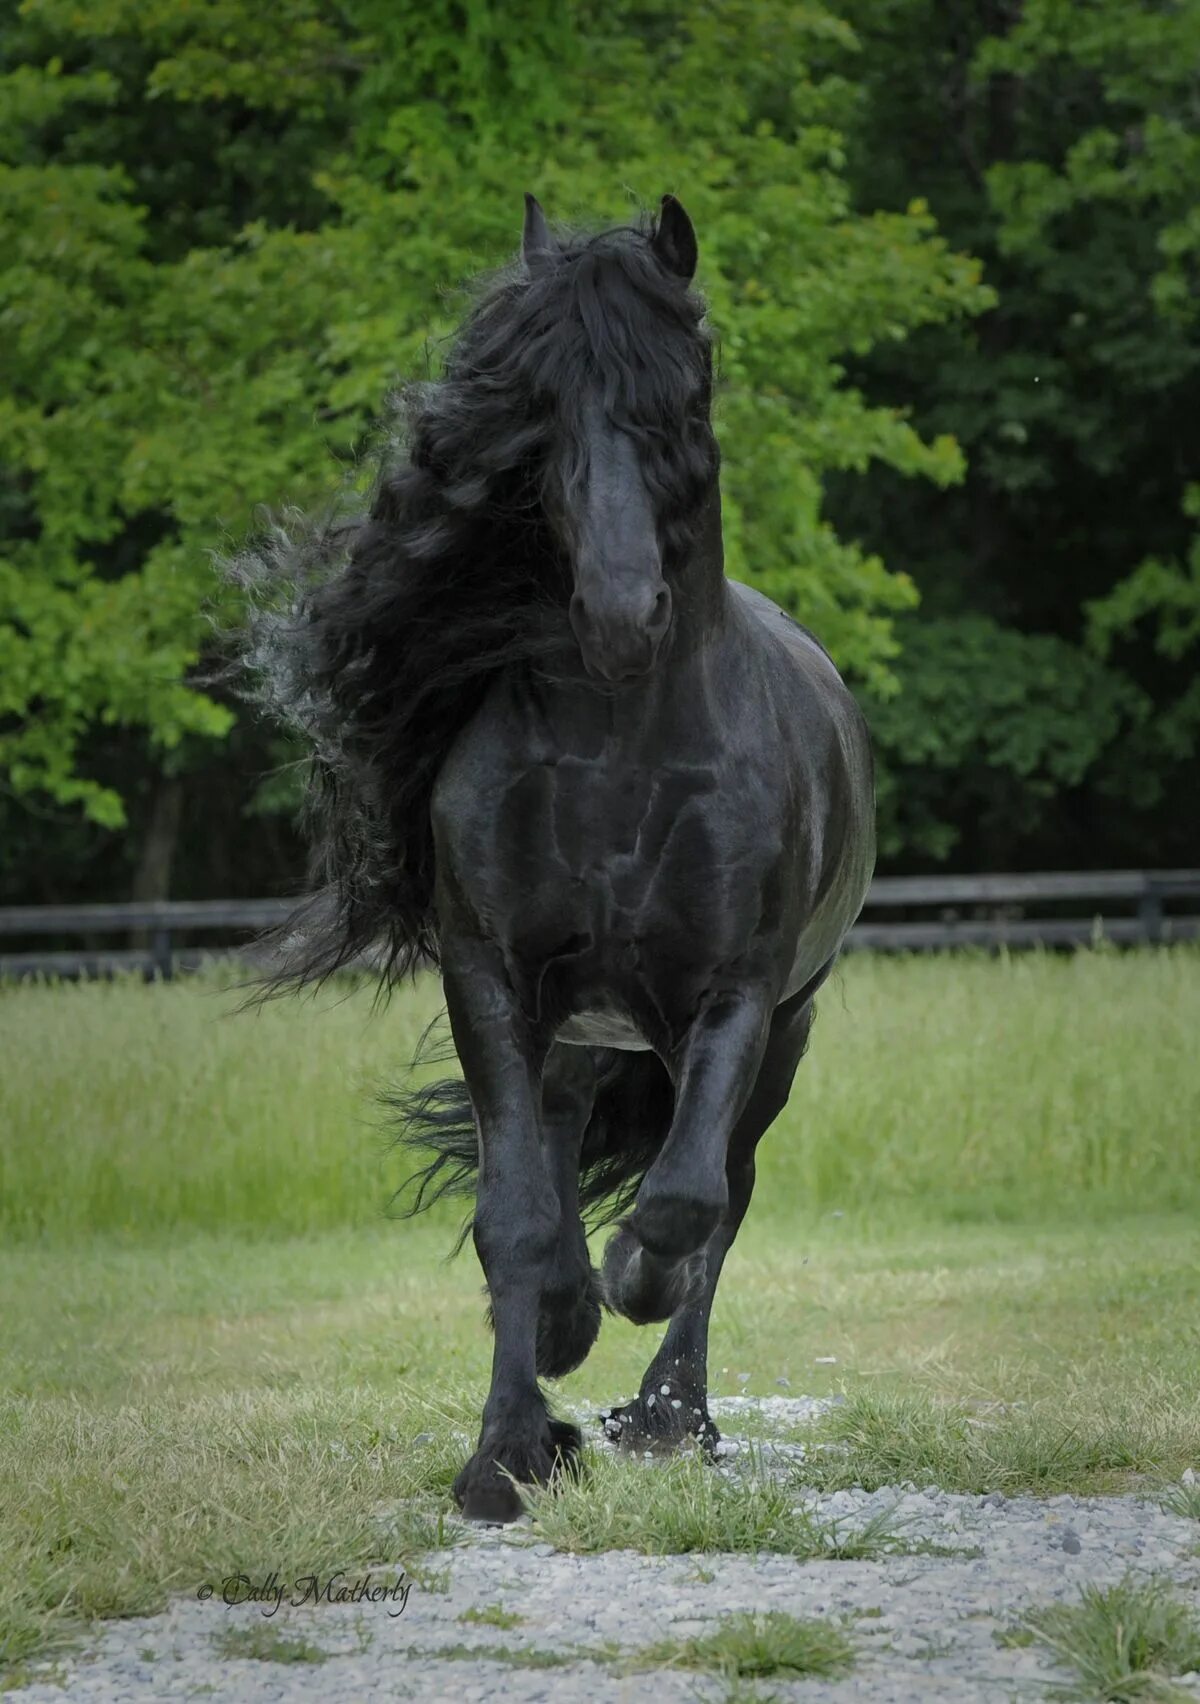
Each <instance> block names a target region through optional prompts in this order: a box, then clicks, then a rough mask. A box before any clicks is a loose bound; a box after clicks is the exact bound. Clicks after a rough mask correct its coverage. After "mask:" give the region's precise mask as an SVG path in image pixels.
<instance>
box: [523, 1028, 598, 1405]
mask: <svg viewBox="0 0 1200 1704" xmlns="http://www.w3.org/2000/svg"><path fill="white" fill-rule="evenodd" d="M595 1097H596V1064H595V1057H594V1055H593V1053H592V1050H591V1049H590V1048H587V1047H570V1046H567V1045H566V1044H565V1043H562V1042H558V1043H556V1044H555V1045H554V1046H553V1047H552V1048H551V1049H550V1052H549V1054H548V1055H547V1058H546V1065H545V1069H544V1071H543V1073H542V1152H543V1153H544V1155H545V1159H546V1170H547V1171H548V1172H549V1174H550V1177H551V1180H552V1181H553V1184H554V1191H555V1194H556V1195H557V1197H558V1214H559V1219H558V1244H557V1247H556V1249H555V1252H554V1257H553V1260H552V1262H551V1266H550V1270H549V1273H548V1274H547V1277H546V1280H545V1283H544V1285H543V1288H542V1296H541V1305H540V1307H539V1311H538V1326H537V1370H538V1372H539V1373H541V1374H542V1375H543V1377H545V1378H561V1377H562V1376H563V1374H564V1373H569V1372H571V1371H572V1369H573V1368H575V1367H577V1366H578V1365H579V1364H580V1362H581V1361H582V1360H583V1359H584V1358H585V1357H586V1355H587V1352H588V1350H589V1349H590V1348H591V1347H592V1344H593V1343H594V1342H595V1341H596V1337H597V1334H598V1333H599V1330H600V1286H599V1279H598V1277H597V1274H596V1271H595V1268H594V1267H593V1266H592V1262H591V1257H590V1255H589V1254H588V1246H587V1237H586V1236H585V1234H584V1229H583V1223H582V1221H581V1220H580V1217H579V1154H580V1149H581V1148H582V1146H583V1134H584V1131H585V1130H586V1128H587V1122H588V1119H589V1118H590V1116H591V1112H592V1105H593V1102H594V1100H595Z"/></svg>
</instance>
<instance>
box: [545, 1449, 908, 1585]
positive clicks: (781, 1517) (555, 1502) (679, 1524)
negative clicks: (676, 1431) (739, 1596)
mask: <svg viewBox="0 0 1200 1704" xmlns="http://www.w3.org/2000/svg"><path fill="white" fill-rule="evenodd" d="M808 1482H809V1478H808V1475H807V1474H806V1473H803V1472H801V1471H797V1472H796V1473H794V1474H790V1473H789V1474H784V1475H781V1476H779V1477H774V1476H772V1475H771V1474H769V1473H767V1472H766V1471H764V1470H762V1469H760V1468H759V1467H758V1466H757V1465H756V1466H755V1467H753V1468H752V1469H751V1470H750V1471H749V1472H746V1473H744V1474H739V1475H738V1476H737V1478H726V1477H725V1476H723V1475H721V1474H716V1473H713V1472H712V1470H711V1468H710V1467H709V1466H708V1464H707V1463H706V1462H705V1461H704V1460H703V1459H702V1458H701V1457H700V1456H699V1455H697V1454H696V1453H695V1452H688V1453H686V1454H680V1455H678V1456H675V1457H672V1458H671V1459H670V1460H668V1461H666V1462H664V1463H662V1464H661V1465H655V1466H652V1467H650V1468H647V1467H645V1466H644V1465H643V1464H642V1463H641V1461H639V1460H636V1459H635V1460H633V1461H630V1460H628V1459H622V1458H620V1457H618V1456H614V1455H607V1454H606V1455H595V1456H592V1457H591V1458H590V1459H589V1460H588V1461H587V1463H586V1466H585V1472H584V1474H583V1475H582V1476H581V1477H580V1478H579V1479H578V1480H575V1481H568V1482H567V1483H566V1484H564V1485H562V1486H561V1487H560V1488H559V1489H558V1490H556V1491H537V1492H534V1493H533V1494H532V1495H531V1496H530V1497H529V1499H528V1501H529V1507H530V1510H531V1513H532V1516H533V1524H534V1527H535V1529H536V1531H537V1533H538V1536H539V1537H540V1538H543V1539H546V1540H548V1541H549V1542H550V1543H551V1544H553V1545H554V1546H555V1548H556V1549H558V1550H563V1551H570V1552H576V1553H588V1552H594V1551H600V1550H640V1551H643V1552H644V1553H646V1554H647V1555H662V1556H670V1555H685V1554H688V1553H690V1552H693V1551H699V1552H708V1551H750V1552H758V1551H772V1552H775V1553H777V1554H781V1555H786V1556H795V1557H796V1558H797V1559H798V1560H800V1561H806V1562H807V1561H813V1560H815V1559H818V1558H820V1559H822V1560H828V1561H864V1560H873V1559H875V1558H877V1557H880V1556H894V1555H910V1554H914V1553H916V1552H918V1551H919V1552H920V1553H922V1554H926V1553H928V1552H929V1550H930V1549H931V1547H930V1546H928V1545H926V1544H924V1543H916V1544H910V1543H909V1542H908V1541H906V1539H905V1536H904V1532H903V1528H902V1526H898V1525H897V1524H896V1522H895V1521H893V1520H892V1519H891V1518H890V1517H889V1516H888V1515H886V1514H883V1515H876V1516H874V1517H872V1518H871V1519H870V1520H869V1521H866V1522H864V1523H861V1524H859V1525H852V1524H851V1523H849V1522H845V1521H823V1520H820V1519H819V1518H818V1517H817V1516H815V1515H814V1514H812V1513H811V1512H810V1511H809V1510H807V1509H805V1508H803V1507H802V1506H800V1505H799V1504H798V1503H797V1498H798V1497H799V1496H800V1495H801V1494H802V1492H803V1489H804V1487H805V1485H806V1484H807V1483H808Z"/></svg>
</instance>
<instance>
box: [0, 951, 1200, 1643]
mask: <svg viewBox="0 0 1200 1704" xmlns="http://www.w3.org/2000/svg"><path fill="white" fill-rule="evenodd" d="M369 1004H370V1003H369V999H368V998H367V997H366V995H365V994H364V993H362V992H359V993H357V994H354V995H353V996H351V997H350V998H345V999H342V1000H341V1001H333V1000H323V1001H322V1002H320V1003H318V1004H308V1005H299V1006H297V1005H291V1004H289V1005H278V1006H275V1007H272V1008H270V1009H268V1010H266V1011H264V1012H260V1013H256V1014H248V1015H247V1014H242V1015H238V1014H237V1013H236V1012H235V1010H234V1008H235V1005H236V1001H235V1000H234V998H233V997H232V996H231V995H230V993H229V992H228V990H224V989H222V987H221V986H220V985H219V984H218V983H215V982H211V981H210V982H207V983H199V982H190V983H181V984H178V985H175V986H172V987H169V988H151V989H145V988H142V987H141V986H134V985H124V986H120V985H118V986H113V987H104V986H93V987H81V988H70V987H68V988H60V989H53V988H35V989H29V988H26V989H17V990H5V991H3V992H0V1045H2V1047H3V1069H2V1071H0V1132H2V1135H0V1167H2V1172H0V1216H2V1220H3V1227H4V1236H3V1239H2V1246H0V1295H2V1296H3V1298H4V1307H3V1309H0V1388H2V1389H3V1391H4V1392H5V1395H4V1397H3V1398H2V1399H0V1554H2V1555H3V1556H4V1557H5V1559H6V1563H8V1564H9V1569H8V1573H7V1583H6V1588H5V1601H4V1606H3V1609H2V1610H0V1669H2V1668H3V1667H4V1666H5V1664H6V1663H7V1664H9V1665H12V1664H18V1665H19V1664H20V1662H21V1661H22V1659H23V1658H25V1657H26V1656H28V1655H29V1654H31V1653H32V1652H35V1651H38V1650H42V1649H46V1648H52V1647H53V1645H54V1642H55V1641H56V1640H58V1639H61V1638H62V1637H64V1636H66V1635H68V1634H70V1633H71V1632H73V1631H75V1630H77V1629H78V1628H79V1626H80V1625H81V1624H83V1623H85V1622H86V1621H87V1620H88V1619H89V1618H91V1617H96V1616H105V1615H124V1614H134V1613H145V1612H147V1611H149V1610H151V1609H154V1608H156V1607H159V1606H160V1605H161V1604H163V1603H164V1602H165V1600H166V1598H167V1597H168V1596H169V1595H170V1594H171V1593H172V1592H176V1591H189V1590H191V1591H194V1590H195V1589H196V1587H197V1585H198V1584H199V1583H200V1582H201V1581H202V1580H204V1579H211V1578H220V1577H223V1576H224V1575H226V1574H229V1573H233V1572H238V1571H249V1572H252V1573H253V1572H257V1571H259V1570H262V1571H264V1572H269V1571H270V1570H271V1569H272V1568H275V1569H279V1570H281V1572H283V1573H284V1574H285V1576H286V1575H287V1574H289V1573H290V1575H291V1577H293V1578H295V1577H298V1576H300V1575H302V1574H304V1573H307V1572H312V1571H314V1570H315V1571H321V1570H325V1571H328V1570H329V1568H330V1567H332V1566H338V1565H346V1566H352V1565H353V1564H355V1563H356V1562H357V1563H366V1562H368V1561H372V1560H374V1561H379V1560H383V1559H389V1560H390V1559H396V1560H402V1561H403V1560H407V1561H409V1562H410V1563H411V1561H412V1559H413V1558H414V1557H416V1556H418V1555H419V1554H420V1553H421V1552H423V1551H426V1550H427V1549H429V1548H431V1547H433V1548H436V1547H437V1545H438V1544H439V1543H444V1542H449V1541H452V1540H453V1538H454V1528H453V1526H452V1525H449V1526H448V1525H447V1524H446V1521H445V1517H446V1513H447V1511H448V1509H449V1507H450V1504H449V1498H448V1488H449V1482H450V1479H451V1477H452V1476H453V1473H454V1471H455V1469H456V1467H457V1465H458V1464H459V1462H460V1461H461V1459H462V1456H463V1454H464V1452H465V1449H466V1447H467V1446H466V1439H467V1437H468V1436H469V1435H471V1434H473V1431H474V1427H475V1424H476V1417H477V1414H478V1407H479V1404H480V1402H481V1400H482V1395H483V1391H484V1387H485V1383H486V1376H487V1365H488V1359H489V1344H488V1339H487V1336H486V1333H485V1331H484V1327H483V1323H482V1314H483V1303H482V1297H481V1294H480V1280H479V1274H478V1270H477V1268H476V1267H475V1264H474V1261H473V1258H472V1257H471V1256H470V1254H469V1252H468V1253H467V1254H466V1255H465V1256H464V1257H463V1258H462V1259H461V1260H460V1261H458V1262H456V1263H454V1264H452V1265H448V1264H446V1263H445V1262H444V1261H443V1260H442V1256H443V1255H444V1253H445V1252H446V1249H447V1247H448V1242H449V1233H450V1230H451V1228H452V1224H453V1222H454V1218H453V1215H451V1214H448V1213H446V1212H444V1211H443V1212H442V1214H441V1216H440V1218H437V1219H433V1220H430V1221H420V1222H416V1223H414V1224H411V1225H403V1226H401V1225H395V1224H390V1223H388V1222H387V1221H386V1220H385V1219H384V1218H383V1217H382V1212H381V1210H382V1206H383V1204H384V1202H385V1201H386V1199H387V1196H388V1194H389V1192H390V1189H391V1188H392V1187H393V1186H394V1183H395V1181H396V1179H395V1178H393V1177H391V1176H390V1175H389V1172H388V1168H387V1165H386V1163H385V1162H384V1161H383V1160H382V1158H381V1141H380V1136H379V1133H378V1130H377V1129H376V1128H374V1127H373V1125H372V1113H371V1102H370V1095H369V1088H370V1085H371V1084H372V1083H373V1082H374V1081H376V1080H378V1079H379V1078H380V1077H382V1076H384V1075H386V1074H389V1073H391V1074H395V1073H396V1071H397V1070H398V1069H399V1068H400V1067H401V1066H402V1065H403V1062H404V1060H405V1059H406V1058H407V1057H408V1055H409V1054H410V1053H411V1051H412V1048H413V1045H414V1043H415V1040H416V1038H417V1036H418V1034H419V1033H420V1031H421V1029H422V1028H423V1026H424V1024H425V1022H426V1021H427V1019H428V1017H429V1016H431V1015H432V1013H433V1012H434V1011H435V1009H436V1005H437V1001H436V994H435V993H434V991H433V990H432V989H431V988H424V989H419V990H417V991H415V992H414V993H412V994H409V995H405V996H403V997H402V998H400V999H398V1000H397V1001H396V1002H394V1003H393V1005H392V1007H391V1008H390V1010H388V1011H386V1012H383V1013H380V1014H377V1015H375V1016H371V1014H370V1011H369ZM1198 1031H1200V954H1197V953H1194V952H1191V953H1189V952H1186V951H1181V950H1173V951H1169V952H1167V951H1164V952H1155V953H1146V954H1137V955H1116V954H1109V953H1102V954H1099V955H1084V956H1081V957H1078V958H1071V959H1066V958H1063V959H1058V958H1042V957H1026V958H1020V959H1013V960H1012V961H1005V960H986V959H982V958H981V959H977V960H976V959H964V960H955V961H953V962H948V961H934V960H916V961H909V962H902V961H891V960H887V961H885V960H871V959H865V958H864V959H856V960H853V961H851V962H850V963H849V964H848V965H847V967H846V969H845V971H844V972H843V974H842V976H841V978H840V980H839V982H838V983H837V984H835V986H834V987H833V988H831V989H830V990H829V991H828V993H827V994H826V996H825V999H824V1002H823V1006H822V1013H821V1017H820V1020H819V1022H818V1025H817V1029H816V1032H815V1035H814V1041H813V1046H812V1050H811V1054H810V1057H809V1059H808V1060H807V1061H806V1062H805V1065H804V1067H803V1070H802V1075H801V1078H800V1081H799V1083H798V1086H797V1090H796V1093H795V1095H794V1097H793V1102H792V1105H791V1107H790V1108H789V1110H788V1112H787V1114H786V1115H785V1117H784V1118H783V1119H782V1120H781V1121H780V1124H779V1125H778V1126H777V1128H776V1130H775V1132H774V1134H773V1136H772V1137H771V1138H770V1139H769V1144H768V1147H769V1152H768V1154H767V1157H766V1159H765V1162H764V1165H763V1167H762V1168H761V1171H760V1186H759V1194H758V1199H757V1200H756V1202H755V1205H754V1208H753V1209H752V1212H751V1217H750V1220H749V1221H748V1224H747V1227H746V1230H745V1231H744V1233H743V1236H742V1239H741V1240H740V1241H739V1243H738V1245H737V1247H736V1248H735V1250H734V1253H733V1255H732V1256H731V1258H730V1261H729V1264H728V1268H727V1276H726V1278H725V1280H724V1283H723V1287H722V1292H721V1296H720V1298H719V1300H718V1306H717V1312H716V1317H715V1323H714V1332H713V1345H712V1347H713V1366H714V1387H715V1389H716V1391H717V1392H718V1393H719V1394H734V1393H737V1392H740V1391H748V1392H750V1393H751V1394H768V1395H769V1394H774V1393H776V1391H777V1389H778V1388H779V1387H778V1386H777V1381H778V1380H780V1379H786V1380H788V1381H789V1387H790V1390H791V1391H792V1392H793V1393H800V1392H811V1393H817V1394H820V1393H823V1392H830V1391H841V1392H844V1394H845V1396H846V1398H847V1400H846V1402H845V1404H844V1405H843V1406H842V1407H841V1408H839V1409H838V1410H836V1412H835V1413H834V1415H833V1416H832V1417H831V1419H830V1420H829V1422H828V1424H827V1428H826V1430H827V1431H828V1433H829V1435H830V1437H831V1438H836V1439H837V1441H839V1442H840V1443H842V1444H843V1445H844V1446H845V1448H844V1450H843V1451H841V1452H834V1453H831V1454H830V1455H829V1456H828V1457H827V1458H824V1459H823V1464H822V1465H820V1466H817V1465H814V1466H813V1468H812V1470H811V1476H812V1477H816V1478H818V1479H819V1480H820V1481H821V1482H822V1483H825V1484H829V1485H833V1484H838V1483H843V1482H855V1483H862V1484H868V1485H870V1484H880V1483H894V1482H896V1481H897V1480H903V1479H910V1478H911V1479H914V1480H916V1481H922V1480H929V1481H936V1482H937V1483H939V1484H942V1485H943V1486H946V1487H948V1488H954V1487H958V1488H962V1489H972V1490H974V1489H978V1490H991V1489H1005V1490H1010V1491H1011V1490H1016V1489H1033V1490H1041V1491H1047V1492H1049V1491H1052V1490H1060V1489H1066V1488H1071V1489H1078V1488H1087V1489H1092V1490H1101V1491H1103V1490H1111V1489H1119V1488H1122V1487H1126V1486H1129V1485H1139V1486H1142V1487H1149V1488H1151V1489H1157V1488H1160V1487H1161V1488H1162V1494H1163V1495H1174V1496H1176V1497H1178V1496H1180V1495H1187V1493H1186V1492H1181V1491H1180V1489H1179V1486H1178V1481H1179V1476H1180V1474H1181V1472H1182V1471H1183V1469H1184V1468H1185V1467H1187V1466H1190V1465H1200V1390H1198V1388H1197V1380H1196V1376H1195V1373H1196V1367H1197V1365H1198V1364H1200V1230H1198V1229H1197V1225H1198V1220H1197V1216H1196V1207H1197V1205H1198V1204H1200V1203H1198V1201H1197V1196H1198V1195H1200V1163H1198V1162H1200V1071H1198V1069H1197V1064H1196V1058H1195V1051H1194V1043H1193V1040H1192V1038H1193V1037H1194V1036H1195V1034H1196V1033H1197V1032H1198ZM654 1341H655V1335H654V1333H653V1331H644V1332H639V1331H637V1330H635V1328H633V1327H632V1326H629V1325H628V1324H627V1323H625V1322H621V1321H606V1323H605V1327H604V1330H603V1333H602V1336H601V1339H600V1342H599V1344H598V1346H597V1348H596V1350H595V1352H594V1353H593V1355H592V1357H591V1358H590V1359H589V1361H588V1362H587V1364H586V1365H585V1367H584V1368H582V1369H581V1370H580V1371H579V1372H578V1373H576V1374H574V1375H572V1376H571V1378H569V1379H567V1380H565V1381H563V1382H562V1384H561V1386H559V1387H558V1396H559V1398H560V1400H562V1401H563V1402H566V1403H570V1404H579V1405H582V1406H585V1407H598V1406H600V1405H602V1404H607V1403H609V1402H611V1401H612V1400H613V1399H614V1398H618V1397H622V1396H628V1395H629V1394H631V1392H632V1391H633V1389H634V1388H635V1387H636V1383H637V1380H638V1376H639V1374H640V1371H641V1368H642V1366H643V1365H644V1364H645V1362H646V1360H647V1359H648V1358H649V1355H650V1353H651V1350H652V1346H653V1343H654ZM830 1357H833V1360H832V1361H831V1360H830V1359H829V1358H830ZM744 1375H748V1377H745V1378H744V1377H743V1376H744ZM998 1404H999V1405H1003V1406H999V1407H998V1406H994V1405H998ZM634 1474H637V1483H635V1481H634V1478H633V1475H634ZM654 1483H655V1487H656V1489H655V1490H654V1493H653V1494H650V1492H649V1491H648V1489H647V1482H646V1481H645V1480H644V1479H643V1477H642V1475H641V1474H638V1473H637V1469H636V1468H635V1467H633V1466H631V1465H630V1464H628V1463H625V1462H621V1461H612V1460H609V1459H599V1458H597V1459H594V1460H592V1461H590V1463H589V1469H588V1474H587V1476H586V1477H585V1480H584V1481H583V1483H582V1484H581V1485H580V1486H579V1487H578V1488H576V1489H574V1490H572V1491H571V1492H570V1493H569V1494H568V1495H566V1496H564V1497H562V1498H560V1499H558V1500H557V1501H555V1502H554V1503H549V1502H547V1503H545V1504H544V1505H543V1506H541V1507H540V1508H539V1509H538V1510H537V1512H536V1519H537V1521H538V1523H539V1526H540V1531H541V1533H542V1535H543V1536H545V1537H547V1538H550V1539H551V1540H552V1541H553V1542H554V1543H556V1544H557V1545H559V1546H561V1547H563V1548H568V1549H576V1550H588V1549H597V1548H605V1547H608V1546H610V1545H614V1544H626V1543H635V1544H637V1545H639V1546H640V1547H642V1548H645V1549H649V1550H656V1549H657V1550H671V1549H689V1548H696V1549H704V1548H712V1547H714V1546H715V1545H720V1544H729V1545H731V1546H743V1547H749V1548H761V1547H763V1546H764V1543H765V1540H764V1536H763V1535H764V1533H766V1532H768V1531H769V1532H770V1533H772V1534H773V1535H774V1536H773V1537H772V1538H771V1540H770V1542H771V1543H773V1544H783V1545H785V1546H791V1547H793V1548H794V1549H795V1551H796V1553H797V1554H835V1553H836V1551H835V1550H834V1549H832V1548H831V1546H833V1545H834V1544H835V1542H836V1539H835V1537H834V1535H830V1534H824V1533H821V1532H816V1531H813V1530H811V1523H810V1529H806V1530H804V1531H801V1530H800V1528H799V1527H798V1526H797V1527H796V1530H795V1531H794V1532H793V1531H792V1528H791V1527H789V1526H787V1524H786V1523H784V1524H783V1525H782V1526H781V1525H780V1522H779V1519H778V1510H777V1509H775V1510H774V1511H773V1510H772V1507H771V1505H770V1498H769V1493H768V1492H766V1491H764V1493H763V1499H760V1501H759V1502H756V1501H755V1500H754V1499H753V1498H750V1499H746V1498H741V1499H738V1500H737V1502H736V1506H734V1505H733V1504H730V1502H729V1499H726V1500H725V1503H722V1500H721V1499H722V1493H721V1492H720V1490H719V1485H718V1481H717V1479H716V1476H713V1475H706V1474H705V1473H704V1470H703V1468H702V1467H701V1466H700V1465H699V1464H697V1463H694V1462H687V1461H684V1462H681V1463H680V1464H679V1465H678V1467H677V1468H672V1470H671V1472H670V1474H664V1475H662V1476H661V1477H660V1478H658V1479H657V1480H656V1481H655V1482H654ZM1170 1486H1174V1487H1175V1490H1174V1491H1173V1492H1170V1491H1168V1489H1167V1488H1168V1487H1170ZM760 1503H761V1507H760ZM1195 1512H1197V1513H1198V1514H1200V1508H1198V1509H1197V1510H1196V1511H1195ZM793 1524H795V1523H793ZM878 1536H879V1539H880V1542H881V1543H883V1542H885V1541H886V1540H887V1535H878ZM1198 1536H1200V1530H1198ZM822 1547H824V1548H822ZM425 1566H426V1568H427V1569H428V1567H429V1564H428V1563H426V1564H425ZM427 1579H428V1584H429V1586H430V1587H431V1588H433V1587H435V1586H436V1571H435V1573H434V1574H433V1575H427Z"/></svg>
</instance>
